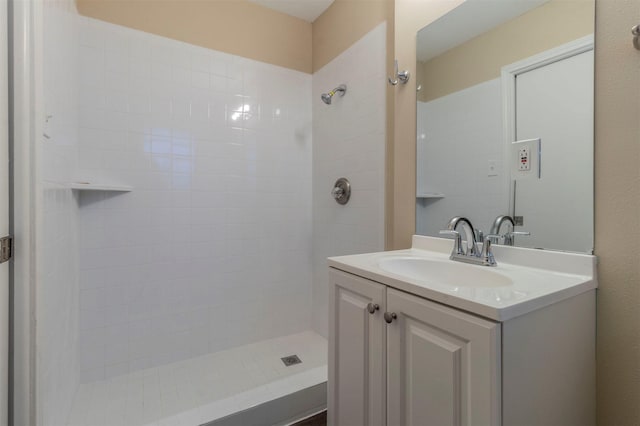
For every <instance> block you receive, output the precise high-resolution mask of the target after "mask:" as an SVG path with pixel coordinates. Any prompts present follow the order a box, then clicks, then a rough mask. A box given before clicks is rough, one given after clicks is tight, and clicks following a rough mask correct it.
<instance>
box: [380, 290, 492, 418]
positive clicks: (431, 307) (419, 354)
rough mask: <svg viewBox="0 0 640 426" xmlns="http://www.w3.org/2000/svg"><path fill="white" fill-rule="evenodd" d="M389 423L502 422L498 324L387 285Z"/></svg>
mask: <svg viewBox="0 0 640 426" xmlns="http://www.w3.org/2000/svg"><path fill="white" fill-rule="evenodd" d="M387 311H388V312H389V313H395V314H396V315H397V317H396V318H395V319H393V320H392V322H391V323H389V324H388V325H387V357H388V370H387V404H388V406H387V413H388V422H387V423H388V424H389V425H403V426H404V425H407V426H408V425H420V426H445V425H446V426H453V425H470V426H471V425H473V426H483V425H499V424H500V327H499V324H498V323H494V322H490V321H487V320H484V319H481V318H478V317H475V316H473V315H469V314H466V313H463V312H461V311H458V310H455V309H451V308H447V307H445V306H442V305H439V304H437V303H433V302H430V301H428V300H425V299H422V298H419V297H416V296H412V295H409V294H407V293H403V292H400V291H397V290H393V289H388V290H387Z"/></svg>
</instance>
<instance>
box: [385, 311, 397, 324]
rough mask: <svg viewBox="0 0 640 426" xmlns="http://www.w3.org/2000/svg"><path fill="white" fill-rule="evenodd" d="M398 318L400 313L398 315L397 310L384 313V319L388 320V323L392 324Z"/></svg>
mask: <svg viewBox="0 0 640 426" xmlns="http://www.w3.org/2000/svg"><path fill="white" fill-rule="evenodd" d="M396 318H398V315H396V313H395V312H385V313H384V320H385V321H386V322H387V324H391V322H392V321H393V320H394V319H396Z"/></svg>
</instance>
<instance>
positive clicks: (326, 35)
mask: <svg viewBox="0 0 640 426" xmlns="http://www.w3.org/2000/svg"><path fill="white" fill-rule="evenodd" d="M390 5H393V2H392V1H389V0H335V1H334V2H333V3H332V4H331V6H329V8H328V9H327V10H326V11H324V13H323V14H322V15H320V16H319V17H318V18H317V19H316V20H315V21H314V22H313V36H312V44H313V49H312V54H313V71H314V72H315V71H318V70H319V69H320V68H322V67H323V66H325V65H326V64H328V63H329V62H331V60H332V59H333V58H335V57H336V56H338V55H339V54H340V53H342V52H344V51H345V50H346V49H347V48H348V47H349V46H351V45H352V44H353V43H355V42H356V41H358V40H359V39H360V38H362V36H364V35H365V34H367V33H368V32H369V31H371V30H372V29H373V28H374V27H376V26H377V25H378V24H380V23H382V22H384V21H386V20H387V18H388V15H389V11H391V12H392V9H391V7H390ZM390 21H392V20H390ZM391 34H393V32H391Z"/></svg>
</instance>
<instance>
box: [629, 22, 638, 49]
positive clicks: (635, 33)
mask: <svg viewBox="0 0 640 426" xmlns="http://www.w3.org/2000/svg"><path fill="white" fill-rule="evenodd" d="M631 34H633V47H635V48H636V49H638V50H640V24H638V25H634V26H633V28H631Z"/></svg>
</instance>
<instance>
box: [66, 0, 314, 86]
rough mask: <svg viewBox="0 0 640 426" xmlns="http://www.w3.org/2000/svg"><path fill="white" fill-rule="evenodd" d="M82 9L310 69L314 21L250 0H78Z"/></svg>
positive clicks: (132, 25) (193, 41)
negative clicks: (312, 24)
mask: <svg viewBox="0 0 640 426" xmlns="http://www.w3.org/2000/svg"><path fill="white" fill-rule="evenodd" d="M77 4H78V11H79V12H80V14H82V15H85V16H89V17H92V18H96V19H100V20H103V21H107V22H111V23H114V24H118V25H123V26H126V27H130V28H135V29H138V30H141V31H146V32H149V33H153V34H157V35H160V36H164V37H169V38H173V39H176V40H180V41H184V42H187V43H191V44H195V45H198V46H203V47H207V48H209V49H214V50H219V51H222V52H226V53H230V54H233V55H238V56H243V57H246V58H250V59H255V60H258V61H262V62H266V63H269V64H274V65H279V66H282V67H286V68H292V69H294V70H298V71H303V72H306V73H311V71H312V56H311V24H310V23H309V22H306V21H304V20H302V19H298V18H295V17H293V16H289V15H286V14H284V13H280V12H276V11H273V10H271V9H267V8H265V7H263V6H259V5H257V4H255V3H251V2H249V1H247V0H208V1H202V0H77Z"/></svg>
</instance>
